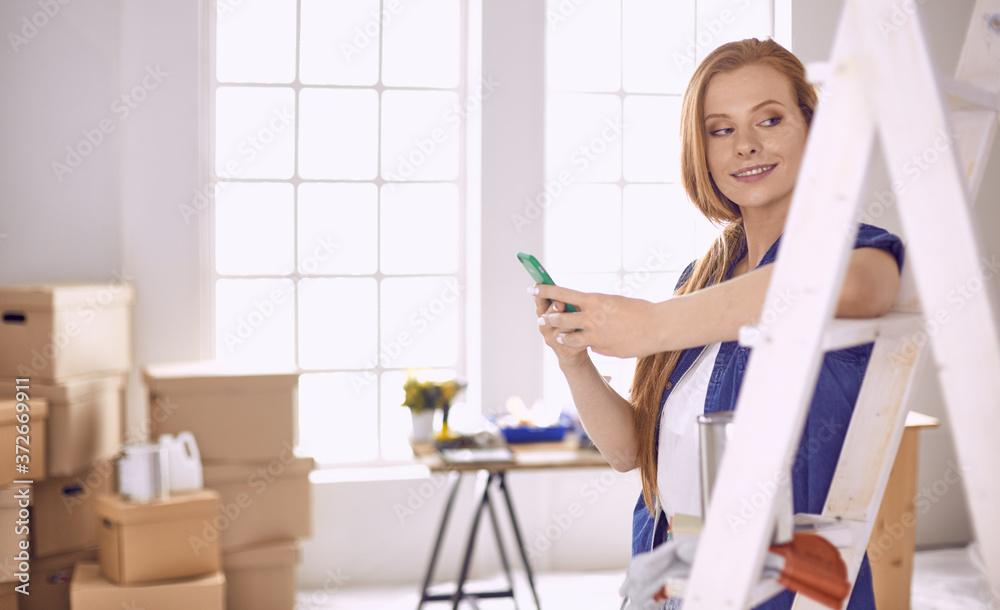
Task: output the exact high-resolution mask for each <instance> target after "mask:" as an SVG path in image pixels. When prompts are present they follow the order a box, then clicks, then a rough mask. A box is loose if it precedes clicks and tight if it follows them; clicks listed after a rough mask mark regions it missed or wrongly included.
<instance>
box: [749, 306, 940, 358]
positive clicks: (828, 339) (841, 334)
mask: <svg viewBox="0 0 1000 610" xmlns="http://www.w3.org/2000/svg"><path fill="white" fill-rule="evenodd" d="M923 321H924V316H923V315H922V314H919V313H910V312H901V311H890V312H889V313H887V314H885V315H884V316H880V317H878V318H871V319H864V320H856V319H849V318H836V319H834V320H831V321H830V323H829V324H828V325H827V327H826V331H825V332H824V333H823V344H822V346H821V348H822V350H823V351H824V352H829V351H833V350H838V349H844V348H847V347H853V346H855V345H862V344H864V343H871V342H872V341H874V340H875V339H876V338H878V337H879V336H881V335H883V334H893V335H898V334H905V333H907V332H914V331H916V330H918V329H919V328H920V326H921V324H922V323H923ZM764 332H766V330H765V331H761V329H760V328H759V327H757V326H744V327H742V328H740V336H739V342H740V345H742V346H743V347H753V346H754V345H756V344H757V342H758V341H760V340H761V337H762V336H763V335H764Z"/></svg>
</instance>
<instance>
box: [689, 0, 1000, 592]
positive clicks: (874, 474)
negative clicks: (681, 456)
mask: <svg viewBox="0 0 1000 610" xmlns="http://www.w3.org/2000/svg"><path fill="white" fill-rule="evenodd" d="M915 4H916V3H909V4H905V3H904V6H907V7H909V8H910V9H912V8H913V7H914V5H915ZM919 17H920V16H919V14H913V13H912V11H910V12H906V11H903V10H901V9H900V5H899V4H898V3H897V2H894V1H893V0H847V2H846V3H845V7H844V10H843V14H842V16H841V20H840V25H839V27H838V31H837V37H836V40H835V43H834V48H833V54H832V57H831V61H830V63H829V64H828V69H827V71H826V72H827V76H828V78H827V81H826V83H825V86H824V95H823V96H822V97H823V99H822V101H821V103H820V105H819V108H818V111H817V113H816V117H815V119H814V121H813V124H812V127H811V135H810V138H809V142H808V145H807V148H806V152H805V156H804V158H803V161H802V167H801V170H800V174H799V181H798V185H797V188H796V190H795V195H794V200H793V202H792V206H791V211H790V213H789V216H788V220H787V223H786V225H785V231H784V234H783V237H782V245H781V252H780V254H779V256H778V259H777V261H776V263H775V269H774V273H773V275H772V279H771V284H770V287H769V289H768V296H767V299H766V301H765V309H764V315H762V317H761V320H762V321H763V323H762V324H759V325H758V326H756V327H753V328H746V329H744V330H743V332H741V342H743V343H744V344H745V345H752V346H753V352H752V354H751V357H750V360H749V362H748V366H747V371H746V379H745V380H744V382H743V388H742V390H741V394H740V397H739V402H738V403H737V408H736V416H735V435H734V438H732V439H731V440H730V442H729V445H728V448H727V450H726V455H725V456H724V458H723V462H722V464H721V467H720V470H719V473H718V478H717V480H716V484H715V487H714V491H713V496H712V503H711V506H710V507H709V510H708V514H707V515H706V522H705V526H704V529H703V531H702V534H701V540H700V542H699V547H698V552H697V555H696V557H695V563H694V566H693V568H692V573H691V576H690V579H689V580H688V581H687V584H686V586H685V594H684V597H685V600H684V607H685V610H720V609H736V608H748V607H750V606H751V605H752V604H755V603H758V602H759V601H761V599H754V598H753V597H752V595H753V593H754V591H755V590H756V591H757V592H758V594H759V593H760V589H759V588H757V587H756V584H757V579H758V577H759V574H760V572H761V568H762V565H763V560H764V555H765V553H766V550H767V546H768V544H769V541H770V538H771V533H772V530H773V527H774V523H775V517H776V503H775V501H774V500H775V498H774V496H773V495H767V497H766V498H765V501H764V502H763V504H761V503H760V502H759V498H760V497H761V495H762V494H761V493H760V491H761V489H768V488H773V486H771V487H769V484H770V483H771V482H773V481H775V480H780V478H781V475H782V474H783V473H787V472H788V471H789V468H790V466H791V464H792V461H793V459H794V457H795V451H796V449H797V447H798V443H799V439H800V438H801V435H802V429H803V426H804V424H805V418H806V415H807V412H808V408H809V404H810V401H811V399H812V393H813V390H814V388H815V385H816V379H817V376H818V373H819V367H820V364H821V362H822V357H823V353H824V352H825V351H829V350H833V349H842V348H845V347H849V346H852V345H859V344H863V343H867V342H870V341H873V340H874V341H875V347H874V349H873V352H872V356H871V360H870V364H869V367H868V372H867V374H866V376H865V380H864V382H863V385H862V388H861V394H860V396H859V398H858V402H857V405H856V407H855V411H854V416H853V419H852V421H851V426H850V428H849V430H848V433H847V438H846V440H845V442H844V448H843V450H842V452H841V458H840V461H839V463H838V465H837V470H836V473H835V475H834V480H833V483H832V486H831V489H830V493H829V496H828V498H827V503H826V506H825V508H824V515H827V516H833V517H840V518H843V519H844V520H846V521H848V522H850V523H852V524H853V527H854V532H855V537H854V540H855V542H854V545H853V546H852V547H850V548H845V549H841V554H842V555H843V557H844V560H845V562H846V563H847V566H848V573H849V578H850V579H851V582H852V583H853V581H854V579H855V578H856V576H857V570H858V567H859V566H860V564H861V561H862V558H863V556H864V552H865V548H866V545H867V543H868V539H869V537H870V536H871V531H872V527H873V525H874V521H875V517H876V514H877V512H878V508H879V506H880V504H881V501H882V496H883V493H884V491H885V485H886V481H887V480H888V477H889V471H890V469H891V467H892V463H893V460H894V457H895V454H896V449H897V447H898V445H899V441H900V439H901V437H902V433H903V427H904V423H905V419H906V413H907V411H908V408H907V406H906V405H907V400H908V393H909V391H910V387H911V386H912V378H913V372H914V371H915V370H917V368H918V367H917V364H918V363H919V361H920V359H921V358H922V357H923V355H924V352H926V351H927V350H928V349H930V350H932V352H933V358H934V360H933V364H934V370H935V371H936V373H937V374H938V376H939V379H940V382H941V388H942V393H943V396H944V399H945V403H946V405H947V409H948V413H949V415H950V419H951V423H952V426H953V430H954V436H955V447H956V449H957V452H958V458H959V462H960V465H961V468H962V473H963V478H964V484H965V487H966V490H967V494H968V504H969V509H970V513H971V515H972V521H973V528H974V531H975V534H976V538H977V540H978V541H979V543H980V546H981V551H982V555H983V561H984V564H985V566H986V570H987V577H988V579H989V582H990V586H991V587H992V589H993V595H994V601H993V604H994V605H991V606H990V609H991V610H993V608H994V607H995V608H998V609H1000V474H998V471H1000V335H998V329H997V322H996V318H995V315H994V314H995V312H996V308H995V306H994V303H993V299H992V295H991V288H990V287H989V286H985V285H984V283H983V279H982V276H981V272H980V263H981V260H980V259H981V257H982V256H983V255H985V254H987V253H985V252H983V249H982V247H981V242H980V236H979V234H978V232H977V230H976V227H975V219H974V216H973V211H972V208H971V202H972V201H974V200H975V195H976V193H977V191H978V189H979V185H980V182H981V180H982V177H983V172H984V170H985V167H986V157H987V155H988V153H989V151H990V147H991V145H992V142H993V138H994V136H995V134H996V128H997V119H998V114H1000V94H998V93H1000V0H978V2H977V3H976V6H975V9H974V10H973V14H972V19H971V24H970V26H969V30H968V33H967V35H966V39H965V43H964V46H963V49H962V55H961V59H960V60H959V65H958V69H957V71H956V76H955V78H954V79H949V78H941V77H938V75H937V74H936V71H935V69H934V65H933V62H932V59H931V56H930V53H929V50H928V48H927V44H926V39H925V36H924V33H923V29H922V24H921V22H920V18H919ZM946 95H947V98H948V101H949V102H950V103H951V110H948V109H947V108H946V103H945V96H946ZM876 133H878V135H879V140H880V142H881V147H882V152H883V154H884V156H885V159H886V162H887V165H888V167H889V170H890V174H891V177H892V179H893V182H894V184H895V183H898V184H900V185H903V186H904V187H905V188H902V189H900V190H899V192H898V213H899V217H900V220H901V222H902V225H903V229H904V231H905V234H906V236H907V238H908V244H907V252H906V265H905V268H904V276H903V286H902V288H901V291H900V296H899V298H898V299H897V301H896V304H895V306H894V307H893V310H892V311H891V312H890V313H889V314H887V315H885V316H883V317H881V318H877V319H874V320H845V319H834V317H833V316H834V310H835V305H836V302H837V297H838V295H839V293H840V286H841V285H842V283H843V278H844V275H845V271H846V268H847V261H848V257H849V255H850V252H851V250H852V248H853V243H854V238H855V236H854V232H853V227H854V226H855V223H856V220H857V218H858V216H859V214H858V212H859V209H858V206H859V202H860V194H861V190H862V188H863V186H864V182H865V177H866V175H867V172H866V169H867V167H868V164H869V161H870V159H871V156H872V153H873V150H874V144H875V135H876ZM987 258H988V259H989V257H987ZM960 285H961V286H966V287H967V290H966V291H965V292H964V293H962V294H963V295H970V296H969V298H965V297H963V298H962V299H961V306H958V299H956V297H955V294H956V293H955V292H954V291H955V288H956V287H958V286H960ZM778 295H787V296H789V297H790V298H789V299H787V301H790V304H788V303H783V306H782V308H781V310H780V313H778V314H777V315H773V314H774V312H771V313H772V315H771V316H768V315H767V314H768V308H769V305H768V304H771V303H777V302H779V301H778V299H777V297H778ZM775 310H776V311H777V308H775ZM928 345H929V347H927V346H928ZM750 498H755V504H754V506H756V507H757V510H756V512H754V513H753V514H751V515H747V511H746V509H745V506H746V503H747V501H748V500H749V499H750ZM741 509H743V512H742V513H741ZM734 515H739V520H738V523H739V526H734V525H733V523H734V521H733V520H731V519H729V518H730V517H732V516H734ZM845 605H846V602H845ZM795 607H796V608H820V607H822V606H820V605H819V604H816V603H815V602H813V601H811V600H808V599H805V598H804V597H803V596H801V595H800V596H798V597H797V599H796V604H795Z"/></svg>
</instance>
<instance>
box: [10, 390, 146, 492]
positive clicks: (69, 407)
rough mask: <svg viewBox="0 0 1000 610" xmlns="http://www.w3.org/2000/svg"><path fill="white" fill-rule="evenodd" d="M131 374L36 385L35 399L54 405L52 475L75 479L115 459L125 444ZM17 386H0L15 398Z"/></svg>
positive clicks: (51, 409)
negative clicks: (85, 470) (125, 421)
mask: <svg viewBox="0 0 1000 610" xmlns="http://www.w3.org/2000/svg"><path fill="white" fill-rule="evenodd" d="M127 377H128V376H127V375H125V374H124V373H116V374H114V375H110V376H109V375H101V376H91V375H88V376H84V377H74V378H73V379H69V380H66V381H65V382H63V383H59V384H56V385H48V384H43V383H35V382H31V387H30V391H29V392H28V394H29V395H30V396H31V398H32V399H36V398H44V399H46V400H47V401H48V403H49V418H48V423H47V426H48V432H47V434H48V437H47V442H46V446H47V451H48V460H47V461H48V464H47V470H48V476H49V477H59V476H70V475H72V474H76V473H78V472H80V471H81V470H83V469H85V468H87V467H89V466H90V465H91V464H92V463H94V462H97V461H99V460H107V459H110V458H112V457H114V455H115V454H117V453H118V450H119V448H120V446H121V442H122V424H123V416H124V410H125V384H126V381H127ZM14 391H15V384H14V383H13V380H11V382H6V381H5V382H0V396H4V397H7V396H14Z"/></svg>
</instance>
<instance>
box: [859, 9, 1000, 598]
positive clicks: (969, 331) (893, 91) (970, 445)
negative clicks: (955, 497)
mask: <svg viewBox="0 0 1000 610" xmlns="http://www.w3.org/2000/svg"><path fill="white" fill-rule="evenodd" d="M851 5H852V6H853V10H855V11H857V13H858V15H859V17H860V18H861V19H860V22H862V23H865V24H866V27H863V28H861V30H860V31H861V32H862V35H863V36H864V38H865V42H866V44H867V45H868V47H869V48H870V49H871V50H872V54H871V56H872V60H873V61H872V65H873V68H874V70H875V72H876V75H877V79H878V80H877V82H878V83H879V85H880V86H879V89H878V95H875V96H873V97H874V102H875V106H876V109H877V115H878V120H877V123H876V124H877V125H878V129H879V132H880V134H881V135H882V143H883V148H884V154H885V157H886V160H887V165H888V167H889V171H890V174H891V175H892V176H893V178H895V179H897V180H902V179H904V175H905V172H906V168H907V165H906V164H907V163H908V162H910V161H911V160H912V159H913V158H914V155H915V154H922V155H923V159H924V160H925V161H926V163H925V165H923V166H921V168H920V169H921V170H922V174H921V175H920V176H919V188H917V187H915V186H914V187H912V188H909V189H907V190H906V191H904V192H902V193H900V212H901V213H900V221H901V223H902V225H903V229H904V231H905V233H906V235H907V237H908V239H909V249H908V253H907V255H908V258H909V259H910V260H911V261H912V266H913V272H914V278H915V279H916V282H917V288H918V291H919V293H920V296H921V302H922V303H923V306H924V307H925V308H926V309H925V312H926V315H928V317H930V316H935V317H936V316H938V315H939V313H941V312H944V313H945V314H946V316H947V320H948V321H947V323H943V324H940V325H939V326H938V328H937V332H934V333H928V336H929V337H928V338H929V342H930V343H931V345H932V346H933V354H934V362H935V365H936V368H937V371H938V375H939V378H940V380H941V392H942V395H943V396H944V399H945V404H946V407H947V410H948V413H949V415H950V418H949V419H950V422H951V426H952V432H953V434H954V435H955V439H956V442H955V447H956V452H957V454H958V458H959V464H960V465H961V467H962V468H963V470H964V473H965V484H966V490H967V492H968V499H969V512H970V514H971V516H972V524H973V529H974V531H975V533H976V537H977V539H978V540H979V541H980V542H981V543H982V552H983V560H984V563H985V566H986V571H987V577H988V579H989V580H990V583H991V585H992V587H993V589H994V590H995V591H1000V522H998V521H997V519H996V516H997V515H998V514H1000V481H998V479H997V477H996V473H995V468H996V465H997V464H1000V443H997V442H996V440H995V438H994V435H995V434H996V433H997V431H1000V408H997V407H998V402H1000V332H998V328H997V320H996V317H995V312H996V311H997V308H996V304H995V303H994V302H993V294H992V291H990V290H988V289H986V288H985V287H984V286H983V284H982V282H983V278H982V277H981V272H980V269H979V266H980V260H979V259H980V253H981V252H983V251H984V250H983V248H982V240H981V236H980V233H979V231H978V230H977V227H976V224H977V221H976V218H975V216H974V214H973V211H972V209H971V206H970V205H969V202H970V201H971V197H970V193H969V189H968V187H967V184H966V179H967V177H968V175H969V174H968V172H967V171H963V168H962V166H961V162H960V160H959V158H958V155H957V154H956V151H955V149H954V147H951V148H949V149H948V150H947V151H946V152H944V153H942V154H941V155H940V157H939V158H938V159H937V160H936V161H933V162H931V161H930V160H929V157H932V155H927V154H926V153H925V152H924V151H927V150H929V149H928V148H927V147H928V146H929V145H930V143H931V142H934V141H935V139H936V138H937V137H940V136H938V135H937V134H940V133H941V132H942V131H943V132H945V133H950V131H949V129H950V125H949V121H948V114H947V112H946V110H945V106H944V103H943V99H942V96H941V94H940V87H939V85H938V83H937V82H936V79H935V75H936V72H935V71H934V69H933V61H932V59H931V57H930V54H929V50H928V46H927V41H926V38H925V36H924V32H923V28H922V22H921V20H920V19H919V14H917V15H915V16H914V17H915V18H914V19H911V20H909V21H908V22H907V23H905V24H903V26H902V27H901V29H900V31H898V32H896V33H895V34H894V35H893V36H891V37H885V36H880V35H878V31H877V28H876V27H873V26H874V24H876V23H877V21H878V20H879V19H885V18H886V17H887V15H888V13H889V7H890V5H889V3H887V2H885V3H880V2H879V3H876V2H862V1H856V0H854V1H852V2H851ZM989 6H992V7H994V8H1000V3H998V1H997V0H980V1H979V2H978V3H977V6H976V9H974V11H975V12H974V14H973V19H972V24H971V25H970V33H969V35H968V36H967V38H966V45H965V47H964V48H963V60H964V62H965V63H964V64H963V63H962V62H960V66H959V76H958V78H957V80H965V79H964V78H963V75H966V74H974V75H976V77H977V78H981V79H982V80H988V79H987V77H986V75H988V74H989V73H990V72H993V73H996V74H997V77H996V78H994V79H991V80H992V84H990V83H987V85H989V86H992V87H994V89H993V90H994V91H995V87H997V86H1000V70H998V69H997V65H998V64H996V63H993V64H985V65H974V64H975V63H976V62H977V61H980V62H981V61H989V60H992V59H995V58H996V57H998V55H997V54H996V52H994V51H991V50H990V47H992V48H993V49H997V50H1000V35H998V34H997V32H993V31H990V30H991V28H989V27H988V24H987V21H986V20H982V19H980V14H981V13H980V11H982V10H988V7H989ZM990 38H991V39H992V40H991V41H990V42H992V44H989V43H988V42H987V41H988V40H989V39H990ZM990 68H992V70H991V69H990ZM971 84H977V85H981V84H982V83H971ZM987 88H988V87H987ZM977 163H981V164H982V165H985V159H978V160H977ZM948 202H951V205H948ZM959 204H961V205H959ZM942 210H946V214H947V220H946V221H941V220H939V219H938V218H939V216H940V214H941V211H942ZM942 243H943V244H947V248H940V247H939V244H942ZM956 280H957V281H960V282H967V283H969V284H970V285H973V286H974V285H976V284H978V286H979V290H978V292H977V293H975V294H974V295H973V298H970V299H968V300H964V301H963V302H962V304H961V307H957V306H956V305H955V303H953V302H951V300H950V299H949V295H952V294H953V292H952V291H953V290H954V289H955V283H956ZM973 280H975V282H976V283H975V284H974V283H973Z"/></svg>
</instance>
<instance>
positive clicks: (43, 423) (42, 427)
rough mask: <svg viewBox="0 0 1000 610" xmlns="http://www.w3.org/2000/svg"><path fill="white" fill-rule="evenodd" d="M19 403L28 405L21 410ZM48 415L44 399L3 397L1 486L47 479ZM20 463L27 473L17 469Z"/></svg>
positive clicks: (0, 404)
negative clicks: (26, 399) (25, 400)
mask: <svg viewBox="0 0 1000 610" xmlns="http://www.w3.org/2000/svg"><path fill="white" fill-rule="evenodd" d="M0 351H3V350H0ZM29 396H30V394H29ZM17 405H28V407H27V409H25V408H24V407H23V406H22V407H20V409H21V410H20V411H19V410H18V406H17ZM25 416H27V417H25ZM48 416H49V405H48V403H47V402H46V401H45V399H44V398H31V399H29V400H28V401H27V402H18V401H17V400H13V399H6V400H0V487H10V486H11V485H13V484H14V481H24V480H29V481H41V480H44V479H45V474H46V472H48V466H47V465H46V462H47V461H48V460H47V459H46V442H45V437H46V434H47V430H48V422H47V420H48ZM25 426H26V428H25ZM22 432H27V434H21V433H22ZM19 438H20V439H22V440H20V441H19V440H18V439H19ZM21 464H23V465H25V466H27V472H18V470H17V467H18V466H19V465H21Z"/></svg>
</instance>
